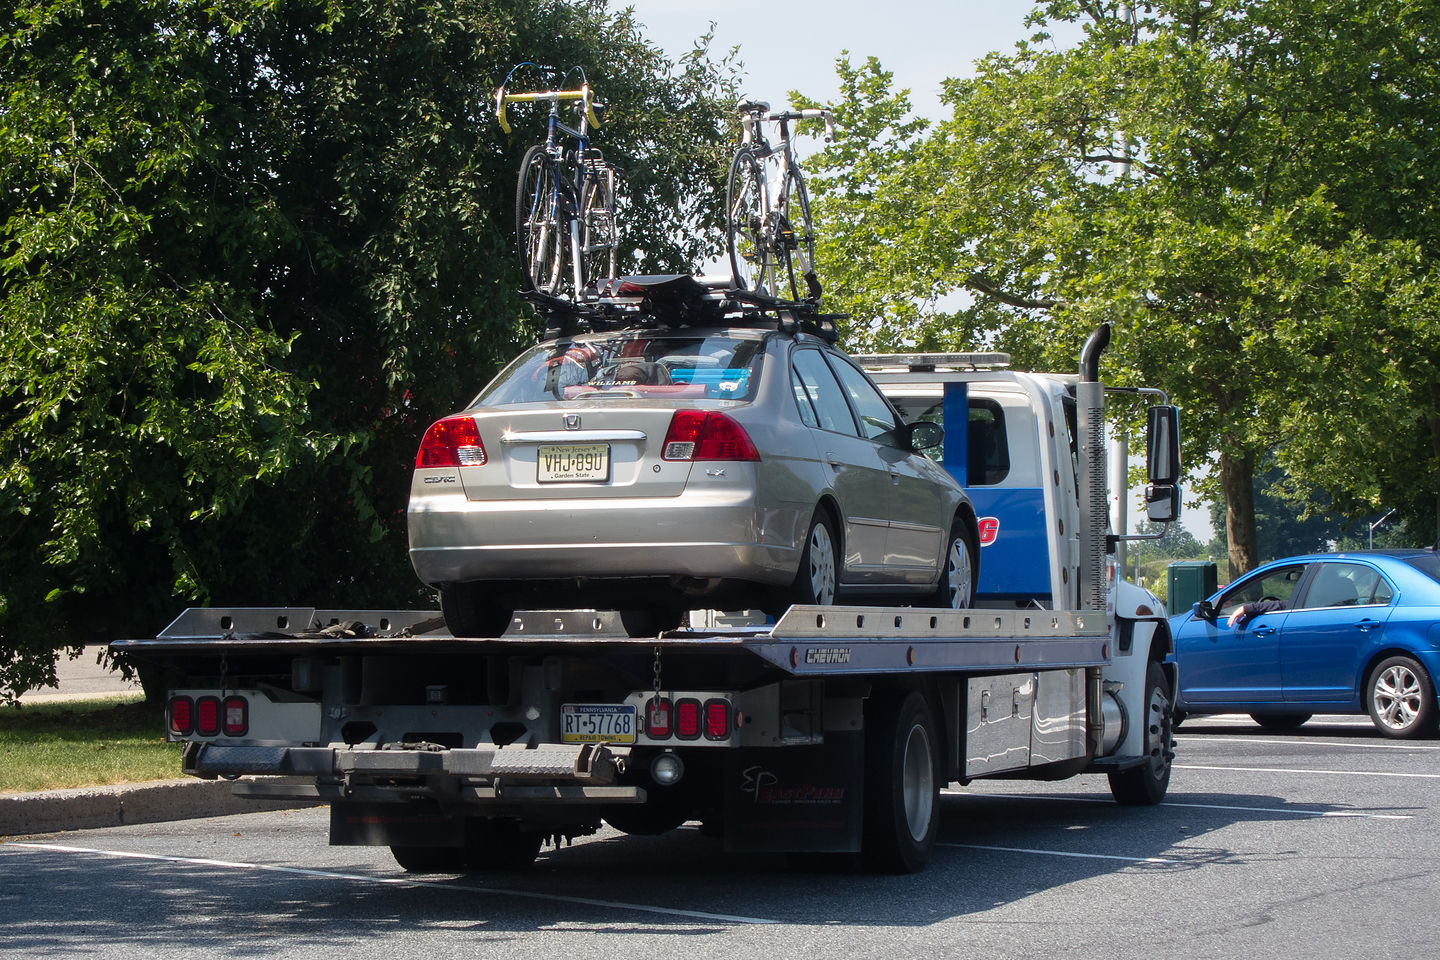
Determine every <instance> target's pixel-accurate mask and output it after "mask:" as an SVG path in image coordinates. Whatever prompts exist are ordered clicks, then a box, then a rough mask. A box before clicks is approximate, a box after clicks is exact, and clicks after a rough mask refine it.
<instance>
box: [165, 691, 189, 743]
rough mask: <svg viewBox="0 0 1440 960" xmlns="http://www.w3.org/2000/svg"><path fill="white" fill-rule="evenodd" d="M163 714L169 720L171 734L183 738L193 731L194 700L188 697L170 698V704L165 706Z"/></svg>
mask: <svg viewBox="0 0 1440 960" xmlns="http://www.w3.org/2000/svg"><path fill="white" fill-rule="evenodd" d="M165 713H166V715H167V716H168V717H169V718H170V719H169V721H168V725H169V727H170V732H171V733H173V734H176V735H177V736H181V737H184V736H189V735H190V734H191V733H193V732H194V731H195V701H194V700H191V699H190V698H189V697H171V698H170V702H169V703H167V704H166V705H165Z"/></svg>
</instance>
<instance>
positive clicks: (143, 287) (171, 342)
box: [0, 0, 734, 699]
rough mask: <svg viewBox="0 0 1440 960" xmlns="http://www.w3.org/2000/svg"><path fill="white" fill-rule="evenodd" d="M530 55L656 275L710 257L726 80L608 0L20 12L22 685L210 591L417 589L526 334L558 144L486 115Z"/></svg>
mask: <svg viewBox="0 0 1440 960" xmlns="http://www.w3.org/2000/svg"><path fill="white" fill-rule="evenodd" d="M522 60H530V61H539V62H543V63H553V64H557V65H559V66H561V67H568V66H571V65H579V66H583V67H584V68H585V70H586V72H587V74H588V76H589V79H590V81H591V83H592V85H593V86H594V87H595V88H596V89H597V90H598V91H599V92H600V94H601V96H603V97H604V98H605V99H606V100H607V101H609V103H610V105H611V107H612V110H611V114H612V117H613V122H612V123H611V124H609V125H608V126H607V127H606V129H605V130H604V131H602V133H601V134H600V135H599V137H598V138H597V143H598V145H600V146H602V147H603V148H604V149H605V150H606V152H607V155H609V156H610V158H611V159H613V160H615V161H617V162H618V163H619V164H620V166H621V168H622V169H623V170H624V171H626V173H627V175H628V176H627V182H626V191H627V195H628V196H629V197H630V198H632V199H631V201H630V203H629V204H628V206H627V207H626V211H625V215H626V220H625V224H624V230H625V240H626V242H627V244H629V245H630V246H633V247H635V248H641V249H643V250H644V251H645V256H646V261H645V263H644V264H643V267H644V268H646V269H655V270H659V269H676V268H682V267H683V265H688V264H689V263H690V262H692V261H693V260H694V259H695V258H696V257H697V255H699V254H700V253H701V252H703V251H705V250H713V249H715V245H716V242H717V240H718V238H719V236H720V233H719V229H718V226H717V224H716V215H717V213H718V211H715V210H712V209H711V206H710V205H707V203H706V202H705V198H706V197H713V196H715V195H716V190H717V185H722V186H720V187H719V189H720V190H721V192H722V193H723V177H724V170H725V168H726V163H727V161H728V152H729V142H730V141H729V138H728V137H727V136H726V131H725V123H726V121H727V120H728V115H729V112H730V111H729V110H728V104H729V103H731V102H733V97H732V92H733V82H734V80H733V73H732V68H731V66H730V65H729V64H728V63H724V62H722V63H720V64H715V63H713V62H712V61H711V60H710V59H709V57H708V53H707V50H706V48H705V46H704V44H703V43H702V45H701V46H700V47H698V48H697V49H696V51H695V52H693V53H692V54H691V55H689V56H687V57H685V58H683V59H682V61H681V62H680V63H678V64H677V63H671V62H670V61H668V60H667V59H666V58H665V57H664V56H663V55H662V54H661V53H660V52H659V51H658V49H657V48H655V47H654V46H653V45H651V44H649V43H647V42H646V41H645V40H644V39H643V38H642V37H641V36H640V35H639V33H638V31H637V29H636V26H635V24H634V21H633V19H632V18H631V16H630V14H629V13H628V12H627V11H622V12H619V13H613V12H611V11H609V10H608V9H607V7H606V4H605V3H604V2H603V0H597V2H580V0H576V2H559V0H534V2H516V0H440V2H437V3H434V4H426V5H415V4H407V3H402V2H398V0H357V2H352V3H339V2H325V0H281V2H278V3H277V2H270V0H194V2H187V0H180V2H160V0H111V2H100V0H30V2H21V3H19V4H17V5H14V6H12V8H11V9H10V11H9V12H8V13H7V14H6V15H5V16H4V17H3V18H0V97H3V100H0V102H3V107H0V223H3V224H4V233H3V235H0V342H3V343H4V347H3V348H0V699H3V698H7V697H11V696H14V695H15V694H17V693H18V692H19V691H22V690H24V689H26V688H27V687H30V686H34V685H37V684H40V683H43V682H46V681H48V680H50V679H51V678H52V677H53V666H54V661H55V657H56V653H57V651H59V650H63V649H66V648H73V647H74V645H76V644H79V643H82V642H95V641H105V640H110V639H115V638H117V637H124V636H146V635H153V633H154V631H156V630H157V629H158V628H159V627H161V626H163V625H164V623H165V622H166V621H167V620H168V619H169V618H170V617H171V616H173V615H174V614H175V613H176V612H177V611H178V609H179V608H180V607H182V606H183V605H185V604H187V603H191V602H197V601H198V602H210V603H216V604H276V603H293V604H315V605H320V606H323V605H330V604H334V605H357V606H381V607H383V606H388V605H391V604H398V603H407V604H411V603H414V602H416V601H419V602H425V599H424V597H423V596H421V588H420V585H419V584H418V582H417V581H416V580H415V578H414V575H413V573H411V572H410V571H409V569H408V563H407V560H406V551H405V531H404V507H405V500H406V494H407V490H408V482H409V464H410V463H411V461H412V459H413V456H414V450H415V445H416V444H417V442H418V439H419V437H420V435H421V433H423V431H424V429H425V427H426V425H427V424H428V423H429V422H430V421H431V420H432V419H434V418H435V417H437V416H440V415H442V414H444V413H446V412H448V411H450V410H451V409H454V408H455V407H457V406H459V405H460V404H461V403H463V402H464V401H465V400H466V399H468V398H469V396H471V395H472V393H473V392H474V391H475V390H476V389H478V387H479V386H480V385H481V384H482V383H483V382H484V380H485V379H486V378H487V376H488V375H489V373H490V372H491V371H492V370H493V369H494V368H495V367H496V365H497V364H498V363H499V362H501V361H503V360H505V359H508V357H509V356H510V355H512V354H513V353H514V352H515V350H516V349H517V348H518V346H519V345H520V344H522V343H523V342H526V341H528V340H530V339H533V337H534V334H535V332H536V324H535V322H534V320H533V319H530V312H529V310H528V308H526V307H525V306H524V305H523V304H522V303H521V301H520V300H519V298H518V296H517V293H516V291H517V289H518V270H517V268H516V266H515V262H516V257H515V255H514V252H513V251H514V241H513V237H512V233H513V223H514V219H513V217H514V215H513V198H514V176H515V170H516V167H517V164H518V159H519V156H520V154H521V152H522V151H523V149H524V147H525V145H526V144H527V143H528V142H533V140H534V139H536V138H537V137H539V136H541V135H542V132H541V127H540V126H539V123H538V119H539V118H538V117H531V118H530V122H528V123H525V122H523V121H524V119H525V118H523V117H522V118H517V119H520V120H521V121H522V123H521V124H520V125H519V126H518V127H517V134H516V135H515V136H514V137H513V138H510V139H507V138H505V137H504V136H503V135H502V134H501V132H500V130H499V128H498V126H497V125H496V124H495V122H494V118H493V116H492V115H491V113H490V109H491V108H490V104H491V103H492V98H493V92H494V89H495V87H496V86H497V85H498V84H499V82H500V80H501V79H502V78H503V77H504V76H505V73H506V72H507V71H508V69H509V68H510V66H511V65H512V64H514V63H516V62H519V61H522ZM714 206H719V205H718V204H715V205H714Z"/></svg>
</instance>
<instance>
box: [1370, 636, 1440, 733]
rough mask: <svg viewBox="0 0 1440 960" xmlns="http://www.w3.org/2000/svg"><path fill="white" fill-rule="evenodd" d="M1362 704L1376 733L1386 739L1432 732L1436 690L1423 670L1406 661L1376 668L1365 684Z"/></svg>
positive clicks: (1384, 663) (1394, 659)
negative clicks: (1366, 707)
mask: <svg viewBox="0 0 1440 960" xmlns="http://www.w3.org/2000/svg"><path fill="white" fill-rule="evenodd" d="M1365 701H1366V703H1367V704H1368V705H1369V708H1370V719H1371V720H1372V721H1373V722H1374V724H1375V727H1376V729H1378V730H1379V731H1380V732H1381V733H1382V734H1384V735H1385V736H1387V737H1393V738H1395V739H1404V738H1408V737H1422V736H1425V735H1426V734H1429V733H1431V732H1433V731H1434V729H1435V687H1434V686H1433V685H1432V684H1431V682H1430V674H1428V673H1426V672H1425V668H1424V667H1422V666H1420V664H1419V663H1417V662H1416V661H1414V660H1412V659H1411V658H1409V657H1401V656H1395V657H1389V658H1387V659H1385V660H1382V661H1380V663H1378V664H1376V666H1375V669H1374V670H1373V671H1371V673H1370V679H1369V682H1367V683H1366V684H1365Z"/></svg>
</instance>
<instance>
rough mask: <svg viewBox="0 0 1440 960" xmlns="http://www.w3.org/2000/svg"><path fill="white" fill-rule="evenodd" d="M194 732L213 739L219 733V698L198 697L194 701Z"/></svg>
mask: <svg viewBox="0 0 1440 960" xmlns="http://www.w3.org/2000/svg"><path fill="white" fill-rule="evenodd" d="M195 732H196V733H198V734H200V736H202V737H213V736H215V735H216V734H218V733H219V732H220V698H219V697H199V698H197V699H196V701H195Z"/></svg>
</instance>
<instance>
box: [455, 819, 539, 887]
mask: <svg viewBox="0 0 1440 960" xmlns="http://www.w3.org/2000/svg"><path fill="white" fill-rule="evenodd" d="M543 840H544V838H543V837H542V836H541V835H540V834H538V833H534V832H531V831H528V830H525V829H524V828H523V826H522V825H521V823H520V821H519V820H504V819H498V818H493V817H471V818H470V819H469V820H468V821H467V822H466V824H465V848H464V849H463V850H462V851H460V853H461V854H462V857H463V859H464V862H465V866H466V867H467V868H469V869H470V870H473V871H475V872H477V873H481V872H484V871H487V870H523V869H525V868H526V867H528V866H530V865H531V864H532V863H534V862H535V858H536V857H537V856H539V855H540V844H541V842H542V841H543Z"/></svg>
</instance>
